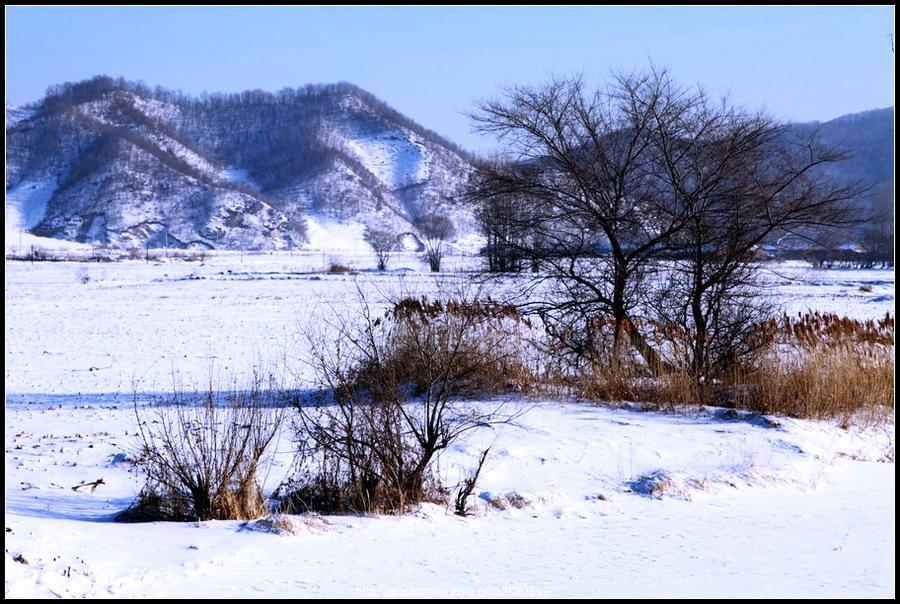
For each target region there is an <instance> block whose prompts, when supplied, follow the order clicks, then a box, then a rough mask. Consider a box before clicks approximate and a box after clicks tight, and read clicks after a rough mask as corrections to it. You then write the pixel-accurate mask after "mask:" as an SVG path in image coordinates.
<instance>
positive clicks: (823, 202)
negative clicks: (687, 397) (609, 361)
mask: <svg viewBox="0 0 900 604" xmlns="http://www.w3.org/2000/svg"><path fill="white" fill-rule="evenodd" d="M684 117H685V118H689V119H680V120H678V121H677V122H675V123H673V124H671V125H670V128H669V129H668V132H667V133H666V135H665V136H662V133H660V134H661V135H660V137H659V140H658V141H657V143H656V145H657V147H658V152H659V155H660V157H661V158H662V159H663V160H664V167H665V171H664V172H663V173H662V175H661V178H660V181H661V182H662V183H664V186H663V187H662V190H663V191H665V192H666V193H667V195H669V196H683V197H684V198H685V199H686V200H687V201H686V205H687V207H689V208H690V218H689V220H687V221H686V222H685V224H684V226H683V228H682V229H681V230H680V232H679V233H678V234H677V236H676V237H675V238H674V240H675V241H676V245H675V246H674V247H676V248H677V253H675V254H673V255H674V260H673V261H672V263H671V264H670V266H669V270H668V271H667V275H668V279H669V287H666V288H665V289H664V290H663V293H662V298H663V300H662V303H661V304H658V305H656V311H657V313H658V314H659V316H660V318H661V319H663V320H665V321H668V322H671V323H674V324H675V325H676V326H677V327H679V328H681V329H680V334H681V336H682V337H684V338H686V340H687V345H686V346H685V348H684V352H685V353H686V355H685V356H686V360H687V363H686V364H687V367H688V369H689V370H690V372H691V374H692V375H693V376H694V378H695V379H696V380H697V381H698V382H699V381H701V380H703V379H704V378H705V377H711V376H713V375H715V374H716V373H719V372H722V371H724V370H725V369H727V368H728V367H729V366H731V365H733V364H734V363H735V362H736V361H737V360H738V359H739V358H741V356H742V355H745V354H747V353H749V352H751V350H750V345H751V342H750V341H749V340H748V339H747V338H746V335H747V333H748V331H749V329H750V328H751V326H752V324H753V323H756V322H758V321H759V320H761V319H763V318H764V317H765V316H766V315H767V313H768V310H769V304H768V303H767V301H766V299H765V297H763V296H761V295H760V292H759V289H758V288H757V287H756V276H757V272H758V264H757V259H756V258H755V252H756V251H758V246H759V245H760V244H762V243H764V242H766V241H769V240H771V239H772V238H773V237H782V236H785V235H789V236H793V237H798V238H803V239H807V240H811V241H815V240H819V239H821V238H822V236H823V235H825V234H828V233H831V232H836V231H839V230H840V231H843V232H846V231H848V230H849V227H851V226H853V224H854V223H855V221H854V219H853V212H852V201H853V200H854V199H855V198H856V197H857V196H858V195H859V193H860V192H861V189H860V187H859V186H858V185H846V186H845V185H840V184H837V183H835V182H834V181H832V180H831V179H830V178H829V177H828V176H827V175H826V172H825V170H823V168H824V167H826V166H828V165H830V164H833V163H835V162H839V161H842V160H843V159H845V158H846V157H847V155H846V153H844V152H842V151H841V150H839V149H835V148H830V147H825V146H823V145H821V144H819V143H818V142H817V141H816V138H815V135H814V134H813V135H812V136H810V137H807V138H802V139H801V138H797V137H795V136H794V135H792V134H791V132H790V130H789V128H788V127H787V125H786V124H782V123H779V122H777V121H776V120H774V119H772V118H771V117H768V116H766V115H763V114H748V113H744V112H741V111H739V110H736V109H733V108H731V107H729V106H727V105H716V104H713V103H711V102H709V101H708V100H706V99H705V98H701V99H699V102H698V103H697V105H696V106H695V107H694V108H693V109H692V110H691V111H690V112H688V113H686V114H685V115H684ZM694 141H696V144H693V142H694ZM677 332H678V330H676V333H677ZM670 333H671V332H670Z"/></svg>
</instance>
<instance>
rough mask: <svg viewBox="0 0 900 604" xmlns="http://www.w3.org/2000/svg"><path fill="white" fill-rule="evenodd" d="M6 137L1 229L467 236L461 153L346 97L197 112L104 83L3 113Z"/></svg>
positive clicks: (59, 89) (209, 104)
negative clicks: (438, 226) (439, 228)
mask: <svg viewBox="0 0 900 604" xmlns="http://www.w3.org/2000/svg"><path fill="white" fill-rule="evenodd" d="M6 134H7V176H6V178H7V180H6V187H7V210H6V220H7V231H9V229H10V228H12V229H20V230H28V231H31V232H32V233H33V234H35V235H38V236H43V237H54V238H58V239H67V240H71V241H78V242H87V243H94V242H100V243H103V244H109V245H114V246H125V247H130V246H143V245H145V244H148V243H149V244H150V245H151V246H157V245H159V246H161V245H163V244H164V243H165V242H168V245H169V246H177V247H206V248H219V249H238V248H244V249H285V248H288V247H302V246H310V245H314V246H319V247H328V244H329V241H328V240H329V233H330V232H331V231H330V229H331V228H332V227H334V229H336V230H335V233H336V237H337V239H340V236H338V235H337V233H341V234H345V233H348V232H351V233H355V234H356V235H355V236H356V237H357V238H358V237H361V233H362V225H364V224H368V223H370V222H373V221H377V222H378V223H379V224H387V225H390V226H391V227H392V228H394V229H396V230H397V232H398V234H400V233H405V232H410V231H412V230H413V229H412V227H411V224H410V223H411V221H412V220H413V219H415V218H416V217H417V216H419V215H421V214H423V213H428V212H439V213H442V214H445V215H448V216H450V217H451V218H452V219H453V220H454V222H455V223H456V227H457V233H458V239H459V243H460V244H461V245H463V244H464V243H465V242H466V241H470V240H472V236H473V234H474V225H473V221H472V217H471V213H470V212H469V211H468V210H467V209H465V208H463V207H462V206H461V204H460V203H459V202H458V200H459V196H460V193H461V189H462V186H463V185H464V183H465V181H466V179H467V178H468V175H469V174H470V172H471V170H472V166H471V163H470V161H469V158H468V156H467V154H466V153H465V152H464V151H462V150H461V149H460V148H458V147H456V146H455V145H453V144H452V143H450V142H449V141H447V140H445V139H443V138H441V137H440V136H438V135H437V134H435V133H433V132H431V131H429V130H427V129H425V128H423V127H421V126H419V125H418V124H416V123H415V122H413V121H412V120H410V119H408V118H406V117H405V116H403V115H402V114H400V113H399V112H397V111H395V110H393V109H391V108H390V107H388V106H387V105H386V104H385V103H383V102H382V101H380V100H378V99H377V98H375V97H374V96H373V95H371V94H369V93H367V92H365V91H363V90H361V89H359V88H357V87H355V86H353V85H350V84H334V85H319V86H306V87H303V88H299V89H285V90H282V91H280V92H278V93H276V94H270V93H266V92H262V91H249V92H243V93H239V94H227V95H226V94H211V95H203V96H202V97H200V98H194V97H188V96H185V95H182V94H180V93H174V92H171V91H167V90H164V89H161V88H156V89H152V90H151V89H150V88H148V87H146V86H144V85H142V84H137V83H132V82H126V81H124V80H121V79H118V80H114V79H112V78H108V77H105V76H102V77H96V78H93V79H91V80H87V81H84V82H78V83H72V84H63V85H60V86H56V87H53V88H51V89H50V90H49V91H48V95H47V96H46V97H45V98H44V99H43V100H42V101H40V102H39V103H36V104H34V105H33V106H29V107H26V108H16V107H11V106H9V105H7V108H6ZM348 225H349V226H351V227H354V225H355V228H349V229H348V228H347V227H348ZM333 243H335V244H339V243H340V242H339V241H334V242H333Z"/></svg>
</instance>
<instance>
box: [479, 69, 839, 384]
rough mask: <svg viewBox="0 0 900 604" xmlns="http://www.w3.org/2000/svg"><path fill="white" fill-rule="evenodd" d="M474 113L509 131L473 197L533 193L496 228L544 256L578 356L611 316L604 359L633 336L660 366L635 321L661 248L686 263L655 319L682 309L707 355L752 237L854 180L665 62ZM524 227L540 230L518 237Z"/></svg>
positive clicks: (522, 252)
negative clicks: (675, 74)
mask: <svg viewBox="0 0 900 604" xmlns="http://www.w3.org/2000/svg"><path fill="white" fill-rule="evenodd" d="M472 117H473V119H474V122H475V125H476V128H477V129H478V130H479V131H481V132H483V133H489V134H493V135H496V136H498V137H499V139H500V140H501V141H502V142H505V143H506V155H505V156H504V157H503V158H502V161H494V162H490V163H487V162H485V163H484V164H482V165H481V167H480V169H479V174H478V178H477V179H476V180H475V184H474V186H473V187H472V189H471V192H470V197H471V199H473V200H474V201H476V202H477V203H479V204H481V205H482V207H484V206H485V204H488V203H492V202H494V203H495V202H496V200H497V199H503V198H509V197H510V196H518V197H519V198H520V199H527V200H528V203H529V204H530V205H531V208H530V210H529V211H528V212H526V213H525V214H524V215H526V216H527V224H522V225H520V227H521V228H519V229H509V228H507V229H505V230H506V231H508V232H515V233H517V235H518V236H517V238H516V239H515V240H511V241H507V242H504V245H506V246H518V248H517V252H518V255H519V256H522V257H527V258H533V259H534V260H537V261H539V262H540V264H541V266H542V267H543V268H544V272H543V273H542V275H543V277H542V278H541V279H539V280H538V281H537V283H541V284H542V285H543V286H544V288H543V292H544V293H543V294H542V295H539V296H537V301H536V302H532V303H531V306H532V307H533V308H534V309H535V310H536V311H537V312H538V313H539V314H540V315H541V316H542V317H543V318H544V320H545V322H546V323H547V324H548V326H549V327H550V328H551V332H553V333H554V334H555V335H557V336H559V337H560V338H561V339H562V340H564V341H566V342H567V344H568V345H569V347H570V348H571V349H572V350H574V351H575V352H578V353H581V354H587V355H589V356H590V355H591V354H594V352H595V349H596V347H597V346H598V342H596V341H594V338H595V336H596V334H597V333H598V329H597V326H598V325H603V323H604V321H605V320H606V318H608V319H609V322H610V323H611V325H612V351H613V354H612V355H611V356H610V358H611V360H612V361H615V360H616V359H618V358H619V357H620V355H621V353H622V349H623V346H622V344H623V342H625V341H628V342H630V343H631V344H632V345H633V346H634V347H635V348H636V349H637V351H638V352H640V353H641V355H642V356H643V357H644V359H645V360H646V362H647V364H648V365H649V366H650V367H651V369H654V370H659V369H660V368H663V367H665V366H666V365H667V363H666V362H665V361H664V360H663V358H662V357H661V356H660V355H659V354H658V351H657V350H655V349H654V348H653V347H651V346H650V345H649V344H648V342H647V340H646V338H645V334H643V333H642V331H641V329H640V328H639V323H638V322H637V321H636V318H637V317H639V316H640V315H641V314H642V312H644V311H646V310H647V309H648V308H652V306H653V305H652V304H647V302H648V299H650V297H649V296H648V295H647V294H648V292H649V291H651V289H652V288H653V287H652V286H653V285H654V284H656V283H659V282H660V281H661V280H662V281H665V280H666V279H667V275H669V273H670V267H669V266H663V264H662V263H661V261H662V260H665V259H667V258H669V259H670V258H673V257H681V258H682V260H683V261H681V262H680V263H678V265H677V268H678V270H677V271H676V273H677V275H676V276H677V278H678V281H679V288H675V289H674V290H673V291H675V292H677V293H679V294H680V296H678V297H676V298H675V299H671V298H667V299H666V304H667V305H669V309H668V310H671V311H672V312H668V311H667V312H665V313H662V316H663V318H676V317H687V318H684V319H683V320H680V321H678V324H680V325H682V326H685V327H688V328H690V329H691V330H692V337H693V338H694V340H695V343H696V344H697V347H696V348H695V349H694V351H693V356H695V357H697V358H698V359H703V358H706V357H707V356H708V355H707V350H706V349H704V346H706V345H705V342H707V341H708V339H709V325H710V320H713V321H714V322H717V323H716V325H718V326H719V327H717V328H716V329H719V328H720V327H722V326H724V323H723V322H722V319H723V317H724V316H725V315H726V314H728V313H724V314H723V313H722V312H721V308H720V306H721V302H723V301H724V300H723V296H724V295H725V293H726V292H727V294H728V296H730V298H729V299H730V300H731V301H732V302H733V303H734V304H732V307H730V308H729V311H728V312H732V311H734V310H735V309H736V308H737V306H740V305H739V304H738V300H740V299H741V296H740V295H738V293H739V292H741V291H743V292H745V294H744V295H746V287H745V286H746V285H748V284H749V280H748V278H747V277H748V275H749V274H750V273H752V270H751V269H750V265H748V264H747V260H748V258H749V254H750V252H751V251H752V250H753V249H754V247H755V246H757V245H758V244H760V243H762V242H764V241H766V240H767V238H770V237H772V236H774V235H775V234H792V235H794V236H797V237H805V238H810V237H812V236H813V235H815V234H816V233H817V232H819V231H821V229H823V228H827V227H833V226H836V225H839V224H841V222H842V220H843V216H844V212H845V210H846V202H847V201H848V200H849V199H850V198H851V197H852V196H853V195H854V193H855V192H856V190H855V189H854V188H853V187H838V186H834V185H832V184H831V183H830V182H829V181H828V180H827V179H826V178H825V176H824V175H825V171H824V170H823V169H822V167H823V166H825V165H827V164H829V163H832V162H835V161H839V160H841V159H843V155H842V154H841V153H839V152H837V151H835V150H833V149H826V148H823V147H820V146H818V145H817V144H815V142H814V141H810V140H807V141H796V140H791V139H790V137H789V136H788V133H787V129H786V128H785V127H784V126H783V125H782V124H780V123H778V122H777V121H775V120H773V119H771V118H770V117H768V116H765V115H763V114H752V113H746V112H743V111H740V110H738V109H736V108H734V107H733V106H731V105H729V104H728V103H727V102H714V101H712V100H711V99H709V98H708V96H707V95H706V94H705V93H704V92H703V91H702V90H700V89H689V88H685V87H682V86H679V85H678V84H676V83H675V82H674V81H673V80H672V79H671V78H670V77H669V75H668V74H667V73H666V72H665V71H657V70H652V71H650V72H648V73H644V74H637V75H624V76H623V75H620V76H616V77H614V78H613V79H612V81H611V84H610V85H609V86H608V87H606V88H602V89H598V90H588V89H587V87H586V86H585V84H584V82H583V81H582V80H581V79H579V78H575V79H556V80H553V81H551V82H550V83H549V84H546V85H543V86H538V87H515V88H511V89H508V90H507V91H506V98H504V99H502V100H499V101H486V102H482V103H480V104H479V106H478V108H477V110H476V112H475V113H474V114H473V116H472ZM507 216H508V214H507ZM522 228H528V229H531V230H532V231H533V232H534V233H535V234H536V236H533V237H531V238H523V237H521V229H522ZM522 240H528V241H535V240H539V241H541V242H542V244H541V245H540V246H534V245H521V244H520V243H518V242H519V241H522ZM748 271H749V272H748ZM651 277H653V278H651ZM657 300H659V298H657ZM735 304H737V306H734V305H735ZM685 305H686V306H685ZM717 309H718V310H717ZM676 310H677V311H679V312H681V314H680V315H679V314H678V312H674V311H676ZM738 314H741V316H744V317H746V316H749V315H748V314H747V313H738ZM653 318H654V319H658V318H659V315H656V316H654V317H653ZM722 333H724V331H723V332H722ZM626 335H627V336H628V337H627V338H625V337H624V336H626ZM698 362H700V361H698ZM702 363H705V361H702Z"/></svg>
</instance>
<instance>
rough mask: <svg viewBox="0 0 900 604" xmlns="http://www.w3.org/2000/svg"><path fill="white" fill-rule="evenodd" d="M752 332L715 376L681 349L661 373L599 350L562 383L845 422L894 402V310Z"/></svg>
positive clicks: (603, 397)
mask: <svg viewBox="0 0 900 604" xmlns="http://www.w3.org/2000/svg"><path fill="white" fill-rule="evenodd" d="M645 327H646V326H645ZM663 335H664V337H663V339H664V340H666V341H668V342H672V341H673V339H672V338H671V334H663ZM746 337H747V340H748V342H747V344H746V347H745V349H746V350H747V351H752V352H750V353H748V354H746V355H744V356H742V357H741V358H740V360H739V361H738V362H735V363H734V364H732V365H731V366H730V367H729V368H728V369H727V370H726V371H724V372H723V373H721V374H719V375H717V376H716V377H715V378H714V379H709V380H706V379H698V378H697V376H695V375H692V374H691V373H690V371H689V368H688V367H687V366H685V365H684V364H683V363H678V362H675V361H674V359H675V358H676V357H677V351H676V354H675V355H673V356H672V357H670V358H672V359H673V360H672V362H669V363H667V364H666V365H665V367H664V369H663V370H662V371H659V372H658V373H657V374H656V375H654V373H653V372H651V371H650V370H649V369H648V367H647V364H646V362H644V361H643V360H642V359H641V358H640V357H638V356H637V355H627V356H623V357H621V358H619V359H613V358H611V355H610V354H609V353H608V352H607V353H606V354H605V355H604V354H598V353H595V354H594V355H593V357H592V358H594V359H596V360H595V361H594V362H593V363H590V364H588V363H584V364H582V365H581V366H578V367H577V370H576V371H572V370H571V368H569V369H568V370H567V371H563V372H560V373H558V374H557V379H556V383H557V384H559V385H562V386H567V387H568V388H569V389H570V391H572V392H573V393H574V394H575V395H576V396H579V397H582V398H584V399H587V400H599V401H636V402H645V403H652V404H654V405H656V406H657V407H660V406H678V405H692V404H693V405H705V404H711V405H721V406H730V407H740V408H745V409H749V410H751V411H757V412H760V413H767V414H779V415H788V416H791V417H806V418H826V417H829V418H839V419H841V420H842V421H845V422H846V421H849V418H850V417H852V416H856V417H857V418H858V417H859V415H860V414H861V413H862V414H863V415H865V416H867V417H869V418H872V419H873V420H874V419H875V418H884V417H886V416H887V415H889V414H886V413H885V411H886V410H890V409H893V405H894V382H893V372H894V349H893V346H894V318H893V316H891V315H890V314H888V315H886V316H885V317H882V318H881V319H870V320H862V321H861V320H855V319H849V318H847V317H840V316H838V315H835V314H828V313H826V314H822V313H807V314H800V315H798V316H796V317H790V316H787V315H784V316H782V317H780V318H777V319H771V320H768V321H764V322H761V323H759V324H756V325H755V326H753V328H752V329H751V330H749V332H748V333H747V336H746ZM660 350H664V349H663V348H660ZM573 375H574V377H573Z"/></svg>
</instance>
